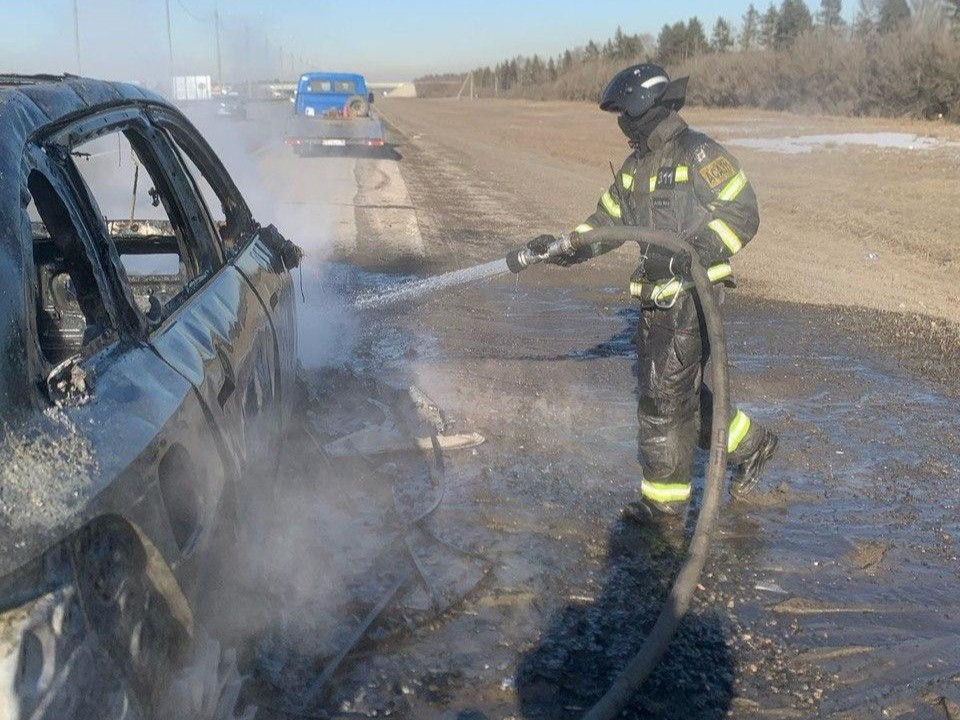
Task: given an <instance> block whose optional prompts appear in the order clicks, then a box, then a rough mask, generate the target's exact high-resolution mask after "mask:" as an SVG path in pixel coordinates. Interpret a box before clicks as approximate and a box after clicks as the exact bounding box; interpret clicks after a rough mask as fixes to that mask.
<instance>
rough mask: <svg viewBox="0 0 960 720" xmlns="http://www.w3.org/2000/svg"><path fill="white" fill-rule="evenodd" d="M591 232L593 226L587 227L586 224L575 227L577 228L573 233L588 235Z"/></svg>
mask: <svg viewBox="0 0 960 720" xmlns="http://www.w3.org/2000/svg"><path fill="white" fill-rule="evenodd" d="M591 230H593V226H591V225H588V224H587V223H583V224H582V225H577V227H576V228H575V229H574V232H575V233H588V232H590V231H591Z"/></svg>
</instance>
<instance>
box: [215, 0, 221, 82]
mask: <svg viewBox="0 0 960 720" xmlns="http://www.w3.org/2000/svg"><path fill="white" fill-rule="evenodd" d="M213 28H214V35H216V37H217V85H219V86H220V89H221V90H222V89H223V56H222V55H221V54H220V8H218V7H216V6H214V8H213Z"/></svg>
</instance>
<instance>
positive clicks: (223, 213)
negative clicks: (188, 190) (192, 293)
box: [166, 126, 249, 254]
mask: <svg viewBox="0 0 960 720" xmlns="http://www.w3.org/2000/svg"><path fill="white" fill-rule="evenodd" d="M166 129H167V131H168V133H169V139H170V142H171V144H172V145H173V146H174V148H175V149H176V151H177V153H178V154H179V156H180V160H181V161H182V162H183V167H184V170H185V171H186V173H187V176H188V177H189V178H191V179H192V180H193V184H194V188H195V190H196V193H197V196H198V197H199V198H200V200H201V201H202V202H203V204H204V206H205V209H206V211H207V215H208V216H209V218H210V220H211V222H212V224H213V227H214V230H215V231H216V233H217V235H218V236H219V238H220V244H221V246H222V247H223V248H224V250H225V251H226V252H227V254H230V253H232V252H233V251H235V250H236V249H237V248H238V247H239V246H240V245H242V241H243V236H244V233H245V232H246V231H248V230H249V222H248V221H247V220H246V219H245V217H244V216H243V214H242V213H241V212H239V211H238V209H237V208H238V206H240V205H242V201H241V200H238V198H236V197H234V196H233V195H232V194H231V192H232V191H231V190H230V188H228V187H226V186H225V184H224V183H221V182H217V180H216V175H215V174H214V175H213V176H212V177H211V175H210V173H208V172H207V171H205V170H203V169H201V168H202V167H205V166H204V165H203V163H201V162H198V159H199V158H200V157H202V153H201V151H200V150H199V149H198V148H197V147H196V146H195V145H194V144H193V143H192V142H191V140H190V139H189V138H188V137H187V136H185V135H184V134H183V132H182V131H181V130H180V129H179V128H177V127H175V126H171V127H167V128H166Z"/></svg>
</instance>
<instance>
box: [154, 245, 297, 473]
mask: <svg viewBox="0 0 960 720" xmlns="http://www.w3.org/2000/svg"><path fill="white" fill-rule="evenodd" d="M151 343H152V345H153V346H154V347H155V348H156V350H157V352H158V353H159V354H160V356H161V357H162V358H163V359H164V360H166V361H167V362H168V363H169V364H170V366H171V367H173V368H174V369H176V370H177V372H179V373H180V374H181V375H183V377H184V378H186V379H187V380H188V381H189V382H190V383H191V385H193V386H194V387H195V388H196V389H197V392H198V393H199V395H200V397H201V399H202V400H203V403H204V407H205V409H206V411H207V413H209V415H210V417H211V419H212V421H213V422H214V423H215V424H216V425H217V426H218V427H220V428H221V429H222V431H223V436H224V438H225V442H226V446H227V448H228V451H229V453H230V456H231V457H232V459H233V463H234V472H235V474H236V475H237V476H240V475H242V474H243V473H245V472H247V471H248V470H249V469H250V468H251V467H252V466H253V465H255V464H260V463H263V462H266V456H268V455H270V454H272V453H275V452H276V450H275V449H276V447H277V444H278V441H279V420H278V418H277V417H276V413H275V403H276V397H277V384H276V374H275V372H274V368H275V367H276V364H277V357H276V342H275V338H274V333H273V327H272V324H271V322H270V320H269V318H268V316H267V312H266V309H265V308H264V306H263V304H262V303H261V302H260V298H259V297H258V296H257V294H256V293H255V292H254V290H253V288H252V287H251V285H250V284H249V283H248V282H247V281H246V279H245V278H244V276H243V275H242V274H241V273H240V272H239V271H238V270H237V268H235V267H234V266H233V265H232V264H228V265H226V266H225V267H223V268H222V269H221V270H220V271H219V272H218V273H217V274H216V275H215V276H214V277H213V278H212V279H211V280H210V281H209V282H208V283H207V284H206V285H205V286H204V287H202V288H201V289H199V290H198V291H197V292H196V293H195V294H194V295H193V296H192V297H191V298H190V300H189V301H188V302H187V303H185V304H184V306H183V307H182V308H180V309H179V310H178V311H177V312H175V313H174V314H173V315H172V316H171V317H170V318H169V319H168V320H167V322H165V323H164V324H163V325H162V326H161V327H160V329H158V330H157V331H156V332H155V333H154V334H153V336H152V338H151Z"/></svg>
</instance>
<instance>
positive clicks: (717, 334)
mask: <svg viewBox="0 0 960 720" xmlns="http://www.w3.org/2000/svg"><path fill="white" fill-rule="evenodd" d="M596 242H603V243H611V244H620V245H622V244H624V243H627V242H636V243H638V244H640V245H641V246H655V247H660V248H663V249H665V250H667V251H669V252H670V253H671V254H673V255H675V256H679V257H681V258H683V261H684V262H683V264H684V265H686V259H687V258H695V257H698V256H697V254H696V253H695V251H694V249H693V248H692V247H691V246H690V244H689V243H688V242H686V241H685V240H683V239H680V238H678V237H676V236H675V235H672V234H670V233H666V232H661V231H656V230H648V229H645V228H636V227H614V228H598V229H596V230H591V231H590V232H587V233H583V234H576V233H575V234H573V235H571V236H569V237H565V238H560V239H558V240H557V241H556V242H554V243H553V244H551V245H550V246H549V247H548V248H547V251H546V252H545V253H543V254H537V253H535V252H533V251H532V250H530V249H529V248H522V249H520V250H516V251H514V252H512V253H510V254H509V255H508V256H507V257H506V263H507V266H508V267H509V268H510V271H511V272H513V273H520V272H522V271H523V270H525V269H526V268H528V267H530V266H532V265H536V264H538V263H542V262H547V261H548V260H550V259H552V258H557V257H563V256H569V255H572V254H574V253H575V252H577V251H578V250H580V249H583V248H585V247H586V246H587V245H590V244H593V243H596ZM645 254H646V253H645ZM674 269H676V268H674ZM684 269H687V268H684ZM685 274H686V273H685ZM689 276H691V277H692V278H693V283H694V287H695V288H696V291H697V294H698V297H699V299H700V307H701V308H702V311H703V319H704V324H705V325H706V327H707V337H708V338H709V342H710V348H711V352H712V353H713V376H712V380H713V385H712V389H713V395H714V403H713V434H712V436H711V438H710V459H709V461H708V464H707V476H706V481H705V488H704V493H703V505H702V506H701V508H700V514H699V516H698V518H697V525H696V528H695V529H694V531H693V537H692V538H691V540H690V547H689V548H688V550H687V557H686V559H685V560H684V563H683V566H682V567H681V568H680V572H679V573H678V575H677V579H676V580H675V581H674V583H673V587H672V588H671V589H670V595H669V596H668V598H667V602H666V604H665V605H664V607H663V609H662V610H661V611H660V615H659V617H658V618H657V622H656V624H655V625H654V626H653V629H652V630H651V631H650V634H649V635H648V636H647V639H646V641H645V642H644V644H643V647H641V648H640V650H639V651H638V652H637V654H636V655H634V656H633V658H631V660H630V661H629V662H628V663H627V664H626V666H625V667H624V668H623V670H621V672H620V675H618V676H617V678H616V679H615V680H614V682H613V685H611V687H610V689H609V690H608V691H607V692H606V694H604V696H603V697H602V698H600V700H599V701H598V702H597V703H596V704H595V705H594V706H593V707H592V708H590V709H589V710H588V711H587V712H586V714H584V716H583V720H613V718H616V717H617V716H619V714H620V713H621V712H622V711H623V709H624V707H626V705H627V704H628V703H629V702H630V700H631V699H632V698H633V697H634V695H636V693H637V690H639V689H640V686H641V685H643V683H644V681H646V679H647V678H648V677H649V676H650V673H652V672H653V670H654V668H655V667H656V666H657V663H658V662H659V661H660V659H661V658H662V657H663V654H664V653H665V652H666V651H667V647H668V646H669V644H670V640H671V639H672V638H673V635H674V633H675V632H676V630H677V627H678V626H679V624H680V620H681V619H682V618H683V616H684V615H685V614H686V612H687V610H688V609H689V607H690V603H691V601H692V600H693V593H694V591H695V590H696V588H697V583H698V582H699V580H700V574H701V573H702V572H703V566H704V564H705V563H706V560H707V551H708V550H709V546H710V540H711V538H712V535H713V529H714V526H715V524H716V521H717V515H718V513H719V509H720V496H721V493H722V489H723V481H724V479H725V477H726V472H727V422H728V420H729V405H730V387H729V378H728V375H727V346H726V344H725V341H724V336H723V324H722V320H721V317H720V309H719V306H718V304H717V299H716V297H715V295H714V293H713V291H712V283H711V281H710V278H709V277H708V275H707V270H706V268H704V267H703V266H702V265H701V264H700V263H699V262H692V261H691V262H690V263H689Z"/></svg>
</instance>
